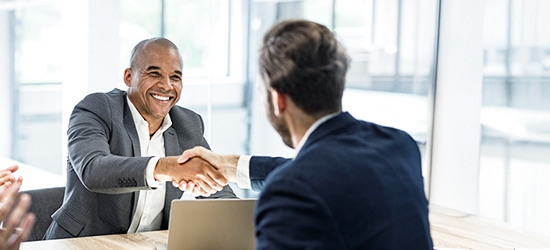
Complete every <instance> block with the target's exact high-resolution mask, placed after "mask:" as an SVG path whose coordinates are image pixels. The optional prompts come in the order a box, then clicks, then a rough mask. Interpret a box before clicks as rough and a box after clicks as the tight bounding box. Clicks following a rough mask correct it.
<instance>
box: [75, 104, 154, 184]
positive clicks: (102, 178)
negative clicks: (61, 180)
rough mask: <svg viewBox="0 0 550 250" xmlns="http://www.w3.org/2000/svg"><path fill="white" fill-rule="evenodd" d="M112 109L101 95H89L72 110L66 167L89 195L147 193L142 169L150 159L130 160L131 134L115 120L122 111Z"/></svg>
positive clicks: (131, 153) (138, 158) (121, 118)
mask: <svg viewBox="0 0 550 250" xmlns="http://www.w3.org/2000/svg"><path fill="white" fill-rule="evenodd" d="M113 105H115V104H114V103H113V102H112V101H111V100H110V99H109V98H107V97H106V96H105V95H89V96H87V97H86V98H85V99H84V100H83V101H81V102H80V103H78V104H77V105H76V106H75V108H74V110H73V112H72V114H71V118H70V120H69V127H68V131H67V136H68V158H69V164H70V165H69V167H70V168H71V167H72V168H73V169H74V173H76V175H77V176H78V178H79V179H80V181H81V182H82V184H83V185H84V186H85V187H86V188H87V189H89V190H91V191H93V192H100V193H127V192H133V191H137V190H143V189H148V188H149V187H148V186H147V184H146V183H145V168H146V166H147V163H148V161H149V159H150V158H151V157H133V156H134V155H135V150H134V148H133V147H132V146H133V143H132V141H131V140H130V137H129V136H128V135H129V133H132V131H127V130H126V128H125V126H124V124H123V122H122V121H123V117H117V116H122V115H123V114H122V113H121V112H120V110H122V107H111V106H113ZM120 105H122V104H120ZM133 132H134V133H135V131H133ZM138 155H139V152H138ZM69 170H70V169H69Z"/></svg>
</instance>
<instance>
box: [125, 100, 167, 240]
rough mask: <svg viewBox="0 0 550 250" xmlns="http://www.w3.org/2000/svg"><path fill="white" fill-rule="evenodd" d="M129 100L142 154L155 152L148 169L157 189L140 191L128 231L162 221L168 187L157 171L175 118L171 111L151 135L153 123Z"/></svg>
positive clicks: (149, 227)
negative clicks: (150, 126) (149, 122)
mask: <svg viewBox="0 0 550 250" xmlns="http://www.w3.org/2000/svg"><path fill="white" fill-rule="evenodd" d="M127 102H128V106H129V107H130V112H131V113H132V117H133V119H134V124H135V126H136V130H137V133H138V137H139V146H140V149H141V156H154V157H153V158H151V159H150V160H149V163H148V164H147V169H146V170H145V173H144V175H145V178H146V180H147V185H148V186H149V187H151V188H153V189H151V190H140V191H139V198H138V204H137V207H136V212H135V213H134V217H133V219H132V223H131V224H130V228H129V229H128V233H135V232H145V231H152V230H158V229H160V225H161V223H162V210H163V208H164V196H165V194H166V190H165V182H158V181H156V180H155V178H154V177H153V172H154V170H155V165H156V164H157V162H158V160H159V158H160V157H164V156H166V152H165V151H164V137H163V133H164V131H166V129H168V128H169V127H170V126H172V120H171V119H170V115H168V114H167V115H166V117H165V118H164V121H163V123H162V125H161V126H160V128H159V129H158V130H157V131H156V132H155V134H154V135H153V136H152V137H151V138H149V124H148V123H147V121H145V119H143V117H142V116H141V114H140V113H139V112H138V110H137V109H136V107H135V106H134V104H133V103H132V102H131V101H130V99H128V98H127Z"/></svg>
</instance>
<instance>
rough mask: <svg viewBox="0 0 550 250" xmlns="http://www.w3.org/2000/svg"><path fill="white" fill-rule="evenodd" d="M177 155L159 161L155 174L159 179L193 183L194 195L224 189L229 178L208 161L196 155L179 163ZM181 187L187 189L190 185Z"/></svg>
mask: <svg viewBox="0 0 550 250" xmlns="http://www.w3.org/2000/svg"><path fill="white" fill-rule="evenodd" d="M177 159H178V157H177V156H170V157H162V158H160V159H159V161H158V162H157V165H156V167H155V170H154V173H153V176H154V178H155V180H158V181H171V182H172V183H183V182H185V183H186V184H188V183H193V184H191V185H192V187H191V185H188V186H189V187H191V189H192V190H194V192H193V194H194V195H202V196H210V194H213V193H216V192H218V191H220V190H222V189H223V187H224V186H226V185H227V184H228V180H227V179H226V178H225V177H224V176H223V175H222V174H221V173H220V172H219V171H218V170H216V168H214V167H213V166H212V165H211V164H210V163H208V162H207V161H205V160H203V159H201V158H199V157H196V158H193V159H190V160H188V161H186V162H185V163H179V162H178V161H177ZM178 186H179V187H180V189H182V190H184V191H186V190H188V189H189V187H188V186H185V187H183V188H182V187H181V186H180V185H178Z"/></svg>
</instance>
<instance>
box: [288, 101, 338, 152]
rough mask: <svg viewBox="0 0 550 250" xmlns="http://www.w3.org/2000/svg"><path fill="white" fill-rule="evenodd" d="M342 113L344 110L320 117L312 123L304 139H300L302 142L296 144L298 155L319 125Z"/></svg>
mask: <svg viewBox="0 0 550 250" xmlns="http://www.w3.org/2000/svg"><path fill="white" fill-rule="evenodd" d="M341 113H342V112H340V111H339V112H336V113H332V114H328V115H325V116H323V117H321V118H319V119H318V120H317V121H315V122H314V123H313V124H311V126H309V128H308V129H307V131H306V133H305V134H304V136H303V137H302V139H301V140H300V142H298V145H297V146H296V155H298V153H300V150H301V149H302V147H303V146H304V144H306V141H307V139H308V138H309V136H310V135H311V133H313V131H315V130H316V129H317V128H318V127H319V126H321V124H323V123H325V122H326V121H328V120H330V119H331V118H334V117H336V116H337V115H339V114H341Z"/></svg>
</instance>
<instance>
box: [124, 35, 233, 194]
mask: <svg viewBox="0 0 550 250" xmlns="http://www.w3.org/2000/svg"><path fill="white" fill-rule="evenodd" d="M133 65H134V66H133V67H132V68H127V69H126V70H124V82H125V84H126V86H128V98H129V99H130V101H131V102H132V103H133V104H134V106H135V107H136V109H137V110H138V111H139V113H140V114H141V116H142V117H143V119H145V120H146V121H147V123H148V124H149V135H150V136H152V135H153V134H155V132H156V131H157V130H158V129H159V128H160V126H161V125H162V123H163V121H164V117H166V115H167V114H168V112H169V111H170V109H172V107H174V105H176V103H177V102H178V101H179V99H180V96H181V90H182V67H183V63H182V62H181V57H180V55H179V51H178V50H177V49H175V48H171V47H167V46H164V45H162V44H159V43H155V42H154V41H152V42H149V43H148V44H146V45H144V47H143V48H142V49H141V51H139V52H138V54H137V55H136V58H135V62H134V63H133ZM177 158H178V157H177V156H173V157H162V158H160V159H159V161H158V162H157V165H156V166H155V170H154V173H153V176H154V178H155V180H157V181H161V182H164V181H172V183H174V184H176V183H178V185H177V187H180V189H182V190H186V189H189V188H191V189H193V190H194V191H195V192H194V194H196V195H202V196H209V195H210V194H213V193H216V192H217V191H220V190H222V188H223V186H225V185H227V184H228V180H227V179H226V178H225V177H224V176H223V175H222V174H221V173H220V172H219V171H217V170H216V168H214V167H212V165H210V164H209V163H208V162H206V161H204V160H201V159H198V158H197V159H196V160H194V161H193V162H190V163H192V164H180V163H178V162H177ZM181 181H186V182H187V183H188V186H186V187H181V186H180V185H179V183H180V182H181Z"/></svg>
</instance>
